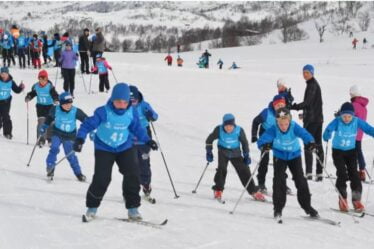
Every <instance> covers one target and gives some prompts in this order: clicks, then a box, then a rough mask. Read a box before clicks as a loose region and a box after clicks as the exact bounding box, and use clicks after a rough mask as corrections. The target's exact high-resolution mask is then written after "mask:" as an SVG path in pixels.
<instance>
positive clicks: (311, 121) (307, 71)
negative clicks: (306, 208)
mask: <svg viewBox="0 0 374 249" xmlns="http://www.w3.org/2000/svg"><path fill="white" fill-rule="evenodd" d="M303 76H304V79H305V80H306V84H307V87H306V89H305V93H304V101H303V102H301V103H299V104H296V103H294V104H293V105H292V108H291V109H292V110H303V122H304V128H305V129H306V130H307V131H308V132H309V133H310V134H312V136H313V137H314V140H315V142H316V144H317V153H318V157H319V158H320V160H321V163H323V160H324V156H323V147H322V124H323V111H322V104H323V103H322V94H321V88H320V86H319V84H318V82H317V80H316V79H315V78H314V67H313V66H312V65H309V64H308V65H305V66H304V68H303ZM321 163H320V162H319V161H318V160H317V169H316V173H317V178H316V180H317V181H322V179H323V176H322V173H323V172H322V165H321ZM305 164H306V177H307V179H308V180H312V179H313V174H312V169H313V155H312V153H311V152H310V151H308V150H305Z"/></svg>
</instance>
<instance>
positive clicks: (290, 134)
mask: <svg viewBox="0 0 374 249" xmlns="http://www.w3.org/2000/svg"><path fill="white" fill-rule="evenodd" d="M298 138H301V139H302V140H303V141H304V144H306V146H305V147H306V149H307V150H310V151H313V150H315V149H316V144H315V143H314V139H313V137H312V135H310V134H309V132H308V131H307V130H305V129H304V128H302V127H301V126H299V125H298V124H296V122H294V121H292V117H291V114H290V111H289V110H288V109H286V108H280V109H278V111H277V114H276V125H273V126H272V127H271V128H269V129H267V130H266V131H265V133H264V134H263V135H262V136H261V137H260V139H259V140H258V141H257V145H258V148H260V149H261V150H263V151H269V150H270V149H272V150H273V155H274V159H273V160H274V178H273V203H274V218H275V219H276V220H277V222H279V223H281V217H282V210H283V208H284V206H285V204H286V174H285V171H286V169H287V167H288V168H289V169H290V171H291V174H292V179H293V180H294V182H295V186H296V189H297V200H298V202H299V204H300V206H301V208H302V209H304V211H305V212H306V213H307V214H309V215H310V216H311V217H313V218H317V217H319V215H318V212H317V211H316V210H315V209H314V208H313V207H312V206H311V198H310V196H311V195H310V192H309V187H308V182H307V180H306V178H305V177H304V173H303V168H302V163H301V147H300V143H299V141H298Z"/></svg>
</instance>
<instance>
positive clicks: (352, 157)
mask: <svg viewBox="0 0 374 249" xmlns="http://www.w3.org/2000/svg"><path fill="white" fill-rule="evenodd" d="M358 129H361V130H362V131H363V132H365V133H367V134H369V135H370V136H373V137H374V127H372V126H370V125H369V124H368V123H366V122H365V121H363V120H362V119H360V118H357V117H355V112H354V107H353V105H352V104H351V103H349V102H346V103H344V104H343V105H342V106H341V108H340V112H339V116H338V117H336V118H335V119H334V120H333V121H332V122H330V123H329V125H328V126H327V127H326V129H325V131H324V132H323V140H324V141H326V142H328V141H329V140H330V138H331V136H332V133H333V132H334V137H333V140H332V158H333V161H334V165H335V167H336V176H337V179H336V184H335V186H336V187H337V189H338V190H339V193H340V194H341V196H342V197H343V199H341V198H339V208H340V210H341V211H343V212H348V202H347V184H346V182H347V181H348V180H350V181H351V189H352V203H353V206H354V209H355V211H357V212H363V211H364V210H365V207H364V205H363V204H362V203H361V195H362V184H361V181H360V176H359V173H358V171H357V153H356V136H357V132H358Z"/></svg>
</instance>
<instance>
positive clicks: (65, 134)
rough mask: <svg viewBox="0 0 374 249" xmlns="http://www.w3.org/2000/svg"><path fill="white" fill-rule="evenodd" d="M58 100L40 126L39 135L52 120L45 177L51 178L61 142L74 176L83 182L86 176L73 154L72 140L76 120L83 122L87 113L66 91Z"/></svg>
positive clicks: (44, 131)
mask: <svg viewBox="0 0 374 249" xmlns="http://www.w3.org/2000/svg"><path fill="white" fill-rule="evenodd" d="M59 102H60V105H59V106H54V107H52V109H51V110H50V112H49V115H48V117H47V119H46V121H45V123H44V124H43V125H42V126H41V128H40V135H42V136H43V135H44V134H45V133H46V131H47V129H48V127H49V126H50V125H51V124H52V122H53V121H54V124H53V128H52V138H51V140H52V143H51V148H50V150H49V153H48V156H47V160H46V163H47V177H48V178H49V179H51V180H52V179H53V176H54V171H55V165H56V160H57V155H58V153H59V152H60V145H61V144H62V146H63V148H64V151H65V155H66V156H67V160H68V161H69V163H70V167H71V168H72V170H73V172H74V174H75V176H76V177H77V179H78V180H79V181H81V182H84V181H86V176H85V175H83V174H82V171H81V167H80V166H79V162H78V158H77V156H76V155H75V154H74V151H73V141H74V140H75V136H76V131H77V125H76V120H77V119H78V120H79V121H81V122H83V121H84V120H85V119H86V118H87V115H86V114H85V113H84V112H83V111H82V110H81V109H79V108H77V107H75V106H73V97H72V96H71V94H70V93H68V92H63V93H61V94H60V96H59Z"/></svg>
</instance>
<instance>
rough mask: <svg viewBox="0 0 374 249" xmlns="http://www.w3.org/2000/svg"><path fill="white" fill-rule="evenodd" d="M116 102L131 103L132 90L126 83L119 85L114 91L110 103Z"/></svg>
mask: <svg viewBox="0 0 374 249" xmlns="http://www.w3.org/2000/svg"><path fill="white" fill-rule="evenodd" d="M114 100H124V101H126V102H129V101H130V88H129V85H127V84H126V83H122V82H121V83H117V84H116V85H115V86H114V87H113V90H112V96H111V97H110V101H114Z"/></svg>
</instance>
